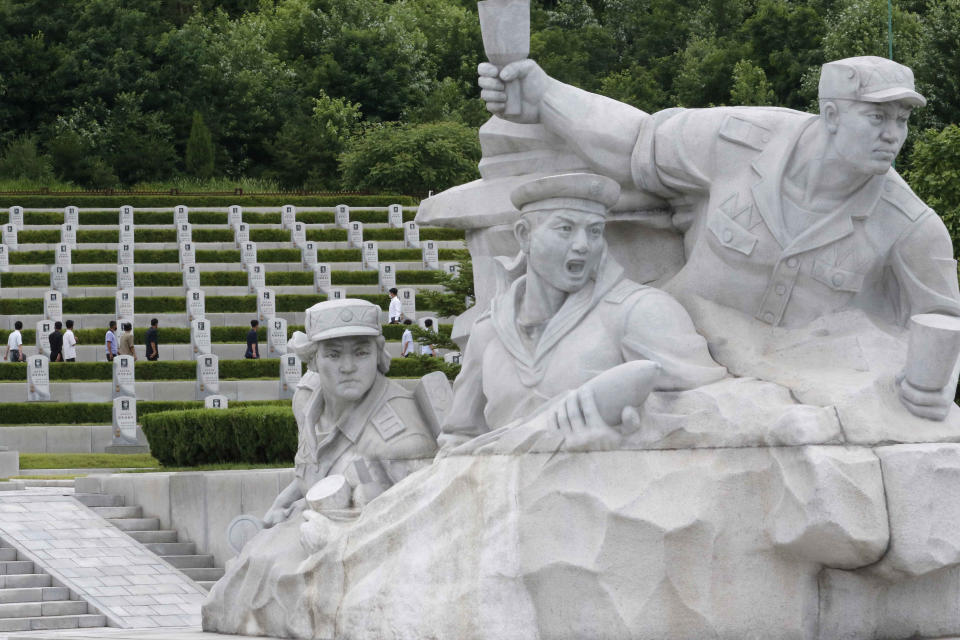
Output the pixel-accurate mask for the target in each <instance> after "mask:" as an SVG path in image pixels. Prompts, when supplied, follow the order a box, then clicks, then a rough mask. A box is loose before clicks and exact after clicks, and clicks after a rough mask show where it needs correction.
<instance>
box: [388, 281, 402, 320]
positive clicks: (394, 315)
mask: <svg viewBox="0 0 960 640" xmlns="http://www.w3.org/2000/svg"><path fill="white" fill-rule="evenodd" d="M387 295H389V296H390V310H389V311H387V317H388V318H389V319H390V324H400V319H401V318H402V317H403V304H402V303H401V302H400V298H399V297H397V288H396V287H393V288H392V289H390V291H388V292H387Z"/></svg>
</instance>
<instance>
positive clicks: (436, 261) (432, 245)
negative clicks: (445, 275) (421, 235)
mask: <svg viewBox="0 0 960 640" xmlns="http://www.w3.org/2000/svg"><path fill="white" fill-rule="evenodd" d="M421 244H422V246H423V249H422V253H423V268H424V269H429V270H431V271H436V270H437V269H439V268H440V249H439V248H438V247H437V241H436V240H424V241H423V243H421Z"/></svg>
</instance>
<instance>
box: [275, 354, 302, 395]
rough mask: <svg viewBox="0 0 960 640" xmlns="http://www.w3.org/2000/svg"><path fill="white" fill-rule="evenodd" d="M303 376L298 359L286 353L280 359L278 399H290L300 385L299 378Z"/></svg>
mask: <svg viewBox="0 0 960 640" xmlns="http://www.w3.org/2000/svg"><path fill="white" fill-rule="evenodd" d="M302 375H303V367H302V366H301V364H300V358H298V357H297V356H296V355H294V354H292V353H287V354H285V355H283V356H281V357H280V397H281V398H292V397H293V393H294V392H295V391H296V390H297V385H298V384H300V378H301V376H302Z"/></svg>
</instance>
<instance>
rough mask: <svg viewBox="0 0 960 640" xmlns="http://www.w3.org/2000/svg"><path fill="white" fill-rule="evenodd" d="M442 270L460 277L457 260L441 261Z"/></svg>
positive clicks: (449, 274)
mask: <svg viewBox="0 0 960 640" xmlns="http://www.w3.org/2000/svg"><path fill="white" fill-rule="evenodd" d="M443 272H444V273H445V274H447V275H448V276H453V277H454V278H458V277H460V263H459V262H444V263H443Z"/></svg>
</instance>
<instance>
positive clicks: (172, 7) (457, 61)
mask: <svg viewBox="0 0 960 640" xmlns="http://www.w3.org/2000/svg"><path fill="white" fill-rule="evenodd" d="M532 4H533V9H532V16H531V17H532V37H531V55H532V57H534V58H535V59H537V60H538V61H539V62H540V63H541V65H542V66H543V67H544V68H545V69H546V70H547V71H548V72H549V73H551V74H552V75H554V76H555V77H557V78H559V79H561V80H563V81H566V82H570V83H573V84H575V85H578V86H581V87H583V88H585V89H588V90H590V91H596V92H600V93H603V94H606V95H609V96H611V97H613V98H616V99H618V100H623V101H626V102H628V103H631V104H633V105H635V106H637V107H640V108H642V109H644V110H647V111H654V110H658V109H662V108H665V107H672V106H677V105H680V106H686V107H701V106H708V105H719V104H732V103H745V104H772V105H779V106H784V107H790V108H794V109H809V108H812V106H813V101H814V98H815V95H816V80H817V74H818V69H819V65H820V64H822V63H823V62H824V61H825V60H829V59H835V58H839V57H844V56H848V55H858V54H874V55H886V52H887V33H886V24H887V0H709V1H701V0H532ZM893 5H894V11H893V28H894V58H895V59H897V60H899V61H902V62H904V63H906V64H908V65H910V66H911V67H912V68H913V69H914V70H915V72H916V76H917V84H918V88H919V90H920V91H921V92H922V93H924V94H925V95H926V96H927V97H928V98H929V99H930V106H929V107H927V108H926V109H922V110H919V111H918V113H917V114H916V116H915V117H914V119H913V128H914V129H915V130H916V131H918V132H919V131H922V130H924V129H928V128H932V129H936V130H938V131H939V130H942V129H943V128H944V127H946V126H947V125H949V124H951V123H957V122H960V74H958V73H957V70H958V69H960V0H897V1H895V2H894V3H893ZM482 59H483V47H482V43H481V38H480V30H479V25H478V21H477V17H476V4H475V2H474V0H229V1H215V0H198V1H194V0H162V1H159V0H122V1H121V0H82V1H81V0H58V1H53V0H2V1H0V180H6V181H8V182H9V181H19V182H18V184H32V185H44V184H50V183H51V181H54V182H55V181H60V182H72V183H73V184H75V185H78V186H83V187H113V186H117V185H132V184H137V183H140V184H142V183H144V182H148V181H152V182H154V183H156V182H158V181H161V182H162V181H165V180H167V181H169V180H177V179H186V178H198V179H200V178H203V177H205V176H210V175H214V176H220V177H226V178H229V179H231V180H237V181H240V180H244V179H247V180H263V181H266V182H265V183H269V184H273V185H277V186H282V187H285V188H309V189H312V190H317V189H364V190H385V189H392V190H396V189H402V190H403V191H404V192H406V193H417V194H419V193H422V192H425V191H428V190H434V191H436V190H440V189H443V188H446V187H448V186H451V185H452V184H456V183H460V182H465V181H467V180H469V179H472V178H474V177H476V158H477V157H478V154H479V149H478V145H477V141H476V136H475V130H476V128H477V127H478V126H479V125H480V124H482V122H483V121H484V120H485V119H486V116H485V112H484V110H483V107H482V103H481V102H480V100H479V99H478V95H479V91H478V89H477V88H476V82H475V69H476V65H477V63H478V62H479V61H480V60H482ZM911 142H912V141H911ZM910 151H911V145H908V148H907V150H906V152H905V154H904V155H903V157H901V159H900V166H901V167H904V168H906V167H909V165H910V164H911V157H910ZM22 204H28V203H22ZM72 204H78V203H72Z"/></svg>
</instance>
